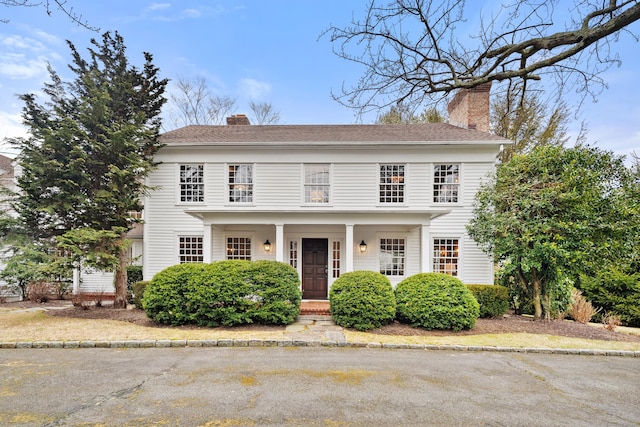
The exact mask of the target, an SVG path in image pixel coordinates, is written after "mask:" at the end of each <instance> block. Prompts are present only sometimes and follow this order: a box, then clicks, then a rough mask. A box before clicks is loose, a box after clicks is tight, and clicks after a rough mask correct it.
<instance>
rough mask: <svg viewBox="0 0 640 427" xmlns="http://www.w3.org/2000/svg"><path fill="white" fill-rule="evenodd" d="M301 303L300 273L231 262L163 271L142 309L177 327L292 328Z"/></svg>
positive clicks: (153, 282)
mask: <svg viewBox="0 0 640 427" xmlns="http://www.w3.org/2000/svg"><path fill="white" fill-rule="evenodd" d="M187 266H190V267H187ZM165 298H166V299H165ZM300 300H301V294H300V289H299V280H298V273H297V271H296V270H295V269H294V268H293V267H291V266H289V265H288V264H285V263H281V262H276V261H256V262H251V261H240V260H227V261H219V262H214V263H212V264H180V265H177V266H173V267H169V268H167V269H165V270H163V271H161V272H160V273H158V274H156V275H155V276H154V278H153V279H152V280H151V282H150V284H149V285H148V287H147V289H146V291H145V293H144V298H143V307H144V309H145V311H146V312H147V315H148V316H149V317H150V318H151V319H153V320H155V321H157V322H159V323H168V324H172V325H178V324H186V323H190V324H195V325H199V326H211V327H216V326H220V325H224V326H233V325H240V324H247V323H263V324H289V323H292V322H293V321H295V319H296V318H297V317H298V314H299V313H300ZM176 301H178V303H176Z"/></svg>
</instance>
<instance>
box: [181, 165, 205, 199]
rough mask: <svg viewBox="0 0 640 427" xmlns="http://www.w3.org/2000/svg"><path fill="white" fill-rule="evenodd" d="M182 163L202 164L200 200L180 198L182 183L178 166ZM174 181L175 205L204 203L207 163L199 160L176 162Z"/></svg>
mask: <svg viewBox="0 0 640 427" xmlns="http://www.w3.org/2000/svg"><path fill="white" fill-rule="evenodd" d="M183 165H201V166H202V202H183V201H182V200H180V193H181V190H182V183H181V181H180V166H183ZM174 182H175V183H176V192H175V193H176V199H175V200H176V205H204V204H206V202H207V164H206V163H201V162H180V163H176V167H175V179H174Z"/></svg>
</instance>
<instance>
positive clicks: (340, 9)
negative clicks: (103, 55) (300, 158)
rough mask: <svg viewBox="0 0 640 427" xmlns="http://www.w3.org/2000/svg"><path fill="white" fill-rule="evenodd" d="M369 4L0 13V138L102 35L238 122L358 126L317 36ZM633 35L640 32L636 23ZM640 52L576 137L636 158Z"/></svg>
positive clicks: (352, 74) (629, 52)
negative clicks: (191, 82) (213, 97)
mask: <svg viewBox="0 0 640 427" xmlns="http://www.w3.org/2000/svg"><path fill="white" fill-rule="evenodd" d="M367 3H368V2H367V1H364V0H362V1H344V0H341V1H338V0H322V1H315V0H314V1H306V0H304V1H300V0H298V1H293V0H270V1H264V0H228V1H215V0H180V1H179V2H177V1H174V2H169V1H155V2H154V1H146V0H128V1H123V0H109V1H91V2H89V1H80V0H68V1H67V5H68V6H72V7H73V9H74V12H76V13H78V14H81V15H82V17H83V19H85V20H86V21H88V22H89V23H90V24H91V25H93V26H97V27H100V31H101V32H100V33H93V32H90V31H88V30H87V29H84V28H81V27H78V26H77V25H75V24H73V23H72V22H71V21H69V20H68V19H67V18H66V17H65V16H64V15H62V14H61V13H59V12H57V11H55V10H54V12H53V14H52V16H51V17H49V16H47V14H46V13H45V12H44V10H43V9H42V8H39V7H36V8H25V7H10V8H8V7H2V8H0V18H2V19H9V20H10V21H9V22H8V23H6V24H0V139H2V138H5V137H12V136H22V135H24V129H23V128H22V127H21V125H20V111H21V108H22V105H21V102H20V101H19V100H18V99H17V98H16V96H15V94H18V93H30V92H35V93H37V92H38V91H40V90H41V88H42V85H43V83H44V82H45V81H47V80H48V75H47V72H46V64H47V62H49V63H50V64H51V65H52V66H53V68H54V69H55V70H57V71H58V72H59V73H60V74H62V75H64V74H65V73H66V72H67V64H68V63H69V62H70V55H69V49H68V47H67V45H66V43H65V40H67V39H68V40H70V41H72V42H73V43H74V44H75V45H76V47H77V48H78V50H79V51H80V52H81V53H82V54H85V53H86V49H85V48H86V47H87V46H88V45H89V43H88V42H89V39H90V38H92V37H96V38H99V37H100V34H101V33H102V32H104V31H108V30H109V31H114V30H117V31H118V32H119V33H120V34H121V35H122V36H123V37H124V41H125V44H126V46H127V52H128V57H129V59H130V61H131V62H132V63H134V64H137V65H140V64H142V60H143V57H142V52H143V51H147V52H150V53H152V54H153V55H154V63H155V64H156V65H157V66H158V67H160V70H161V74H162V76H163V77H167V78H169V79H172V80H176V79H177V78H178V77H185V78H195V77H203V78H205V79H206V81H207V82H208V85H209V87H210V89H211V90H212V91H213V92H214V93H216V94H218V95H226V96H230V97H233V98H236V99H237V105H238V108H237V111H235V112H236V113H246V114H249V113H250V111H249V108H248V103H249V101H250V100H254V101H257V102H270V103H271V104H272V105H273V106H274V107H275V109H276V110H277V111H279V112H280V117H281V123H283V124H343V123H355V122H356V117H355V115H354V113H353V111H352V110H350V109H348V108H345V107H343V106H341V105H339V104H338V103H337V102H335V101H334V100H333V99H332V98H331V91H332V90H333V91H335V92H337V91H339V90H340V87H341V86H342V84H343V83H346V84H347V85H349V84H355V83H356V82H357V79H358V78H359V77H360V75H361V73H362V72H363V70H362V69H360V68H359V67H358V66H357V65H356V64H353V63H350V62H346V61H344V60H342V59H340V58H338V57H337V56H335V55H334V54H333V53H332V50H331V48H332V46H331V43H330V41H329V39H328V38H327V37H322V38H319V36H320V34H321V33H322V31H323V30H324V29H326V28H327V27H328V26H329V25H330V24H334V25H337V26H345V25H347V24H348V23H349V21H350V19H351V17H352V16H357V17H360V16H362V15H363V13H364V8H365V6H366V4H367ZM485 7H486V3H485ZM633 28H634V29H635V30H636V31H640V24H639V23H635V24H634V27H633ZM638 48H639V43H638V42H635V41H634V40H633V39H632V38H631V37H623V39H622V41H621V42H620V43H617V44H616V45H614V49H615V50H616V51H618V52H619V53H620V57H621V59H622V61H623V63H622V66H621V67H619V68H618V67H616V68H612V69H610V70H609V71H607V73H606V74H605V75H604V78H605V80H606V82H607V83H608V85H609V89H606V90H605V91H604V92H603V93H602V94H601V95H600V96H599V98H598V102H597V103H595V104H594V103H593V102H592V101H591V99H587V100H586V102H585V104H584V105H583V107H582V114H581V116H580V117H579V118H578V119H577V120H576V121H575V123H574V124H573V126H572V131H574V132H575V131H577V129H579V126H580V121H582V120H584V121H585V122H586V123H587V125H588V128H589V133H588V141H589V142H590V143H592V144H594V145H597V146H599V147H602V148H606V149H611V150H613V151H616V152H618V153H620V154H629V153H631V152H632V151H633V150H636V151H637V152H640V102H639V101H638V100H639V99H640V85H639V84H638V79H639V77H640V55H638V54H637V52H638ZM169 90H172V86H171V85H170V86H169ZM568 101H569V104H570V105H575V102H574V101H575V100H571V99H569V100H568ZM374 118H375V116H374V115H371V116H368V117H364V119H363V122H364V123H370V122H372V121H373V120H374ZM3 150H6V148H5V149H3Z"/></svg>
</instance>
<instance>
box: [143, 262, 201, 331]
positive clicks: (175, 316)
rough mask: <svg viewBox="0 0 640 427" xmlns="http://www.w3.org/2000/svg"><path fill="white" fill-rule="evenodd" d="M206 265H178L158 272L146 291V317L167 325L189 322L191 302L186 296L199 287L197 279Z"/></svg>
mask: <svg viewBox="0 0 640 427" xmlns="http://www.w3.org/2000/svg"><path fill="white" fill-rule="evenodd" d="M206 268H207V265H206V264H196V263H188V264H178V265H174V266H171V267H167V268H165V269H164V270H162V271H160V272H158V273H157V274H156V275H155V276H153V279H151V282H150V283H149V285H147V287H146V288H145V291H144V296H143V297H142V308H144V311H145V312H146V313H147V316H148V317H149V318H150V319H152V320H154V321H156V322H158V323H164V324H168V325H184V324H185V323H189V322H190V319H189V301H188V299H187V296H186V294H187V293H188V292H189V290H190V288H191V287H193V286H196V284H195V283H194V277H197V276H198V275H199V274H200V273H201V272H202V271H204V270H205V269H206Z"/></svg>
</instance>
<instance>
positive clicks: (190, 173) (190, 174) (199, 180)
mask: <svg viewBox="0 0 640 427" xmlns="http://www.w3.org/2000/svg"><path fill="white" fill-rule="evenodd" d="M180 201H181V202H183V203H202V202H204V165H197V164H192V165H180Z"/></svg>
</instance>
